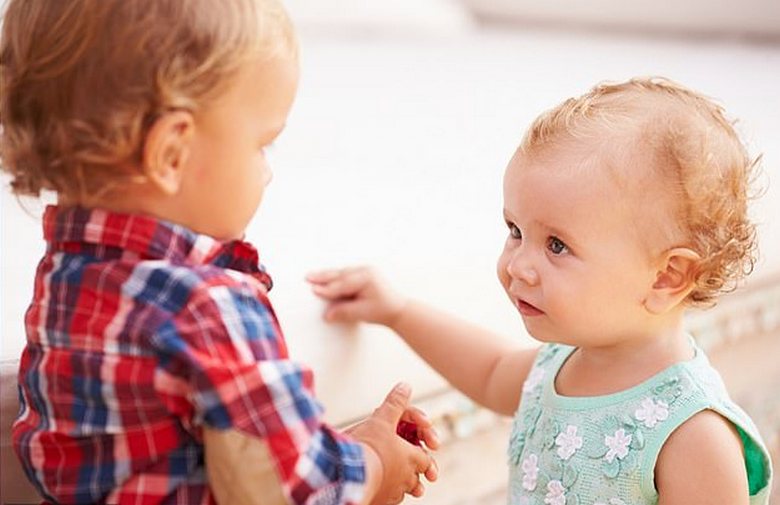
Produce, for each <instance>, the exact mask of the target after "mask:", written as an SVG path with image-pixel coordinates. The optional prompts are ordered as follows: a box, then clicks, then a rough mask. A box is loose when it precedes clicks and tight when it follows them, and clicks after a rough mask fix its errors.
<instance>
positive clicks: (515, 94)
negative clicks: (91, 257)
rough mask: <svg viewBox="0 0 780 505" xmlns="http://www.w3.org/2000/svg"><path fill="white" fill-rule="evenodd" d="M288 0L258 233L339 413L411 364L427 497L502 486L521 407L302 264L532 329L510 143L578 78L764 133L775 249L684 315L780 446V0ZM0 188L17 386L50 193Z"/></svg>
mask: <svg viewBox="0 0 780 505" xmlns="http://www.w3.org/2000/svg"><path fill="white" fill-rule="evenodd" d="M285 3H286V5H287V6H288V8H289V10H290V12H291V14H292V16H293V18H294V20H295V22H296V25H297V28H298V30H299V35H300V41H301V58H302V61H301V64H302V78H301V84H300V91H299V95H298V98H297V100H296V104H295V106H294V108H293V111H292V114H291V116H290V119H289V122H288V128H287V130H286V131H285V133H284V134H283V135H282V136H281V137H280V139H279V140H278V141H277V143H276V146H275V147H274V149H273V151H272V152H271V157H272V163H273V167H274V181H273V183H272V185H271V187H270V189H269V191H268V192H267V196H266V200H265V202H264V203H263V206H262V208H261V209H260V212H259V213H258V215H257V216H256V218H255V220H254V221H253V223H252V225H251V227H250V229H249V230H248V233H247V235H248V238H249V239H250V240H252V241H253V242H255V243H257V244H258V245H259V249H260V252H261V257H262V258H263V261H264V263H265V264H266V266H267V267H268V269H269V271H270V272H271V274H272V275H273V277H274V280H275V288H274V290H273V291H272V293H271V295H272V299H273V301H274V303H275V305H276V308H277V312H278V315H279V317H280V320H281V323H282V327H283V328H284V330H285V332H286V334H287V338H288V339H289V342H290V348H291V352H292V353H293V355H295V356H297V357H298V359H300V360H302V361H305V362H307V363H309V364H311V365H312V367H313V368H314V370H315V373H316V377H317V390H318V393H319V395H320V397H321V399H322V400H323V403H324V404H325V406H326V409H327V416H328V418H329V420H330V421H331V422H334V423H336V424H339V425H346V424H349V423H351V422H353V421H354V420H356V419H359V418H360V417H362V416H364V415H365V414H367V413H368V412H370V411H371V409H373V408H374V407H375V406H376V405H377V404H378V403H379V401H380V400H381V399H382V397H383V396H384V394H385V392H386V391H387V390H388V389H389V388H390V386H391V385H392V384H393V383H395V382H396V381H397V380H400V379H404V380H407V381H409V382H410V383H411V384H412V385H413V387H414V389H415V399H416V401H417V402H418V403H419V405H420V406H422V407H423V408H425V409H426V410H427V411H428V412H429V413H430V414H431V415H432V417H433V418H434V419H435V420H436V422H437V423H438V425H439V428H440V431H441V433H442V435H443V438H444V439H445V441H446V443H445V445H444V448H443V449H442V451H441V453H440V455H439V463H440V466H441V467H442V471H441V474H442V478H441V481H440V482H439V483H438V484H436V485H432V486H430V488H429V492H428V494H427V495H426V496H425V497H424V498H422V499H420V500H417V501H419V502H420V503H425V504H470V503H474V504H477V503H478V504H492V503H496V504H497V503H504V502H505V486H506V476H507V470H506V456H505V451H506V443H507V433H508V428H509V427H508V423H507V421H506V420H504V419H499V418H497V417H495V416H493V415H491V414H490V413H487V412H485V411H483V410H481V409H479V408H477V407H476V406H474V405H473V404H472V403H471V402H469V401H468V400H466V399H465V398H463V397H461V396H459V395H458V394H456V393H454V392H452V391H451V390H450V388H449V387H448V386H447V385H446V384H445V383H444V382H443V381H442V380H441V379H440V378H439V377H437V376H436V375H435V374H434V373H433V372H432V371H431V370H429V369H428V368H427V366H425V365H424V364H423V363H422V362H421V361H419V360H418V359H417V358H416V357H414V356H413V355H412V354H411V352H410V351H409V350H408V349H407V348H406V347H405V346H404V345H403V344H402V343H400V342H399V341H398V339H397V338H395V337H394V336H393V335H391V334H389V333H388V332H385V331H384V330H382V329H379V328H374V327H367V326H360V327H343V326H327V325H325V324H324V323H323V322H322V321H321V319H320V314H321V311H322V306H321V304H320V303H319V302H318V301H317V300H316V299H315V298H314V297H313V296H312V295H311V294H310V292H309V289H308V286H307V285H306V284H305V282H304V281H303V277H304V275H305V273H306V272H307V271H309V270H312V269H317V268H324V267H331V266H342V265H348V264H353V263H370V264H374V265H377V266H378V267H379V268H380V269H381V270H382V271H383V272H384V273H385V275H386V276H387V277H389V278H390V279H391V280H392V281H393V282H394V283H395V284H396V285H397V286H398V287H400V288H401V289H404V290H406V291H407V292H410V293H412V294H413V295H415V296H417V297H419V298H422V299H425V300H427V301H428V302H431V303H434V304H436V305H438V306H441V307H442V308H445V309H449V310H451V311H454V312H457V313H459V314H461V315H462V316H464V317H467V318H469V319H472V320H474V321H477V322H480V323H482V324H484V325H486V326H488V327H490V328H492V329H494V330H496V331H499V332H502V333H506V334H509V335H513V336H516V338H518V339H521V340H523V339H528V337H527V335H526V334H525V332H524V330H523V328H522V324H521V322H520V321H519V318H518V317H517V315H516V312H515V311H514V309H513V308H512V307H511V305H510V304H509V303H507V301H505V299H504V295H503V293H502V292H501V290H500V287H499V285H498V282H497V281H496V280H495V260H496V259H497V257H498V253H499V251H500V250H501V247H502V243H503V240H504V234H505V226H504V224H503V220H502V217H501V208H502V202H501V178H502V173H503V170H504V168H505V165H506V163H507V161H508V160H509V157H510V156H511V154H512V152H513V150H514V148H515V147H516V145H517V143H518V142H519V140H520V138H521V136H522V134H523V132H524V130H525V128H526V127H527V126H528V125H529V123H530V122H531V121H532V119H533V118H534V117H535V116H537V115H538V114H539V113H541V112H542V111H543V110H545V109H548V108H550V107H552V106H554V105H556V104H557V103H558V102H560V101H561V100H563V99H564V98H566V97H569V96H572V95H576V94H581V93H583V92H584V91H586V90H587V89H588V88H590V87H591V86H592V85H593V84H595V83H597V82H599V81H603V80H613V81H614V80H624V79H627V78H629V77H632V76H638V75H643V76H646V75H662V76H666V77H669V78H672V79H674V80H677V81H680V82H681V83H683V84H686V85H687V86H690V87H692V88H695V89H697V90H700V91H702V92H703V93H705V94H707V95H709V96H711V97H713V98H715V99H716V100H718V101H719V102H721V103H722V104H723V105H724V106H725V108H726V110H727V111H728V112H729V113H730V115H731V116H732V117H734V118H738V119H739V122H738V129H739V131H740V133H741V134H742V136H743V138H744V139H745V141H746V143H747V145H748V147H749V149H750V150H751V152H752V153H753V154H754V155H758V154H760V153H763V162H762V167H763V172H762V175H761V177H759V179H758V181H757V184H758V186H759V187H761V188H762V189H763V196H762V197H761V198H760V199H758V200H757V201H756V202H755V203H754V206H753V216H754V219H755V221H756V222H757V223H758V225H759V235H760V247H761V260H760V262H759V264H758V265H757V267H756V270H755V272H754V274H753V275H752V276H751V277H750V279H749V280H748V282H747V283H746V285H745V286H744V287H743V289H741V290H740V291H737V292H735V293H734V294H732V295H730V296H728V297H726V298H725V299H724V300H723V302H722V303H721V304H720V305H718V306H717V307H716V308H714V309H712V310H709V311H705V312H697V313H692V314H691V317H690V318H689V326H690V329H691V331H692V332H693V333H695V334H696V335H697V337H699V339H700V341H701V342H702V345H704V346H705V347H707V349H708V350H709V352H710V354H711V356H712V358H713V361H714V362H715V364H716V366H717V367H718V368H719V369H720V370H721V371H722V373H723V374H724V377H725V378H726V381H727V383H728V386H729V388H730V390H731V392H732V394H733V396H734V397H735V399H736V400H737V401H738V402H740V403H741V404H742V405H743V407H745V408H746V409H747V410H748V411H749V412H750V413H751V415H753V416H754V418H755V419H756V421H757V422H758V424H759V427H760V429H761V431H762V433H763V435H764V437H765V439H766V441H767V443H768V444H769V446H770V448H771V450H772V451H774V454H775V461H777V460H778V459H780V395H778V394H777V391H778V390H780V367H777V361H778V356H780V220H778V217H779V216H780V189H778V181H780V174H779V173H778V169H779V167H780V142H778V140H780V93H778V89H780V2H777V1H776V0H742V1H739V2H737V1H736V0H729V1H726V0H709V1H705V0H686V1H684V2H680V1H675V2H673V1H670V0H657V1H652V2H651V1H649V0H643V1H635V2H623V1H620V0H576V1H575V0H547V1H545V2H530V1H527V0H480V1H478V0H461V1H455V0H397V1H395V2H382V1H378V0H320V1H317V2H313V1H310V0H291V1H287V2H285ZM1 4H2V1H1V0H0V5H1ZM0 198H1V199H2V202H1V203H2V215H1V217H0V241H1V242H2V247H1V248H0V267H1V270H0V304H1V305H2V312H0V317H1V318H2V319H1V320H0V328H1V330H2V337H1V338H0V359H1V360H2V365H3V367H4V368H3V369H4V370H6V371H7V372H8V373H6V374H5V375H3V377H4V382H3V384H2V386H3V388H2V389H3V397H2V398H3V402H4V405H6V404H8V402H12V401H13V394H14V389H13V388H14V385H13V383H12V382H11V381H10V380H9V379H8V377H9V376H12V375H13V374H12V372H13V369H14V367H15V366H16V360H17V359H18V356H19V354H20V352H21V349H22V347H23V345H24V331H23V325H22V317H23V313H24V310H25V308H26V305H27V303H28V302H29V300H30V297H31V293H32V284H31V279H32V276H33V274H34V269H35V265H36V263H37V260H38V257H39V256H40V254H41V253H42V251H43V242H42V240H41V238H40V237H41V233H40V225H39V219H40V214H41V212H42V208H43V203H41V202H38V201H29V200H21V201H19V200H17V199H16V198H15V197H13V196H12V195H10V194H9V192H8V187H7V180H6V179H3V188H2V192H1V193H0ZM228 204H229V203H228ZM9 412H11V411H9V410H8V409H7V408H5V407H4V409H3V410H2V412H0V413H1V414H2V418H0V422H1V424H2V426H3V427H4V428H3V435H2V439H1V440H0V445H2V447H0V450H1V451H2V454H3V455H4V456H3V464H4V468H5V471H4V476H3V488H2V495H3V496H2V501H12V499H13V498H16V497H18V496H22V495H20V494H19V493H23V492H24V491H21V490H20V489H21V488H20V487H19V486H18V482H19V481H18V480H13V482H14V484H9V482H12V481H11V480H9V479H10V478H11V477H9V476H11V475H12V473H11V470H9V469H10V468H11V466H9V465H11V464H12V462H11V463H9V462H8V460H7V459H6V456H5V455H9V454H10V451H8V450H7V445H8V440H7V436H6V435H7V429H6V428H5V427H6V426H7V425H8V423H10V421H11V420H12V417H13V412H11V413H10V414H9ZM11 461H12V460H11ZM778 496H780V495H778ZM409 501H415V500H409Z"/></svg>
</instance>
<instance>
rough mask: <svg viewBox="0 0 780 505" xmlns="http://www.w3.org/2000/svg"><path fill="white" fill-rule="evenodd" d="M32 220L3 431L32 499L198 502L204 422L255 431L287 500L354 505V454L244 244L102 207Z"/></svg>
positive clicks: (358, 458) (203, 495)
mask: <svg viewBox="0 0 780 505" xmlns="http://www.w3.org/2000/svg"><path fill="white" fill-rule="evenodd" d="M43 224H44V237H45V239H46V241H47V243H48V248H47V252H46V254H45V256H44V257H43V259H42V260H41V262H40V264H39V266H38V271H37V275H36V279H35V292H34V297H33V301H32V304H31V305H30V308H29V309H28V311H27V315H26V319H25V322H26V328H27V346H26V348H25V350H24V353H23V355H22V360H21V370H20V372H19V389H20V397H21V410H20V414H19V417H18V419H17V420H16V423H15V424H14V428H13V440H14V447H15V449H16V452H17V454H18V456H19V457H20V459H21V461H22V463H23V466H24V468H25V471H26V472H27V475H28V477H29V478H30V479H31V480H32V481H33V483H34V484H35V485H36V486H37V488H38V490H39V491H40V492H41V494H42V495H43V496H44V497H46V499H48V500H51V501H55V502H63V503H96V502H101V503H106V502H107V503H135V504H153V503H182V504H187V505H190V504H197V503H213V502H214V498H213V496H212V494H211V492H210V490H209V487H208V482H207V480H206V473H205V469H204V455H203V442H202V440H203V439H202V427H203V426H204V425H206V426H209V427H213V428H216V429H226V428H230V429H234V430H239V431H241V432H243V433H245V434H248V435H250V436H253V437H257V438H261V439H263V440H264V441H265V442H266V443H267V447H268V449H269V453H270V454H271V456H272V458H273V459H274V460H275V463H276V468H277V470H278V474H279V477H280V481H281V483H282V486H283V492H284V494H285V496H286V497H287V499H288V501H289V502H291V503H321V504H331V503H334V504H335V503H354V502H357V501H359V500H360V499H361V497H362V494H363V482H364V480H365V469H364V463H363V455H362V451H361V448H360V446H359V445H357V444H356V443H354V442H353V441H351V440H349V439H348V438H345V437H344V436H343V435H341V434H339V433H337V432H336V431H334V430H333V429H332V428H330V427H328V426H327V425H325V424H323V423H322V420H321V414H322V408H321V407H320V405H319V404H318V403H317V401H316V400H315V398H314V392H313V389H312V372H311V370H310V369H308V368H305V367H302V366H301V365H300V364H298V363H295V362H293V361H290V359H289V357H288V355H287V348H286V346H285V341H284V337H283V336H282V332H281V330H280V328H279V324H278V322H277V320H276V316H275V315H274V312H273V309H272V308H271V305H270V302H269V301H268V298H267V296H266V292H267V290H268V289H270V287H271V279H270V278H269V277H268V275H267V274H266V273H265V271H264V270H263V268H262V267H261V266H260V265H259V263H258V256H257V252H256V250H255V249H254V248H253V247H252V246H250V245H249V244H247V243H244V242H240V241H233V242H227V243H222V242H217V241H216V240H214V239H212V238H210V237H208V236H204V235H198V234H196V233H194V232H192V231H190V230H188V229H185V228H183V227H181V226H177V225H174V224H171V223H166V222H162V221H158V220H155V219H152V218H149V217H142V216H130V215H122V214H116V213H111V212H107V211H104V210H87V209H82V208H57V207H49V208H48V209H47V210H46V213H45V215H44V219H43Z"/></svg>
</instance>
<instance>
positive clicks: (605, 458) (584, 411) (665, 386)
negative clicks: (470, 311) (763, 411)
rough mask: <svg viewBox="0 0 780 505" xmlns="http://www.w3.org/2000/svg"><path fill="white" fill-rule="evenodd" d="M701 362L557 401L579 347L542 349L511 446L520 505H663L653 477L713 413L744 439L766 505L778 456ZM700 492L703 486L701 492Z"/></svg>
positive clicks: (700, 356) (757, 494) (513, 489)
mask: <svg viewBox="0 0 780 505" xmlns="http://www.w3.org/2000/svg"><path fill="white" fill-rule="evenodd" d="M694 348H695V350H696V354H695V357H694V358H693V359H692V360H690V361H685V362H681V363H676V364H674V365H672V366H670V367H669V368H667V369H665V370H663V371H661V372H659V373H658V374H656V375H654V376H653V377H651V378H649V379H647V380H646V381H644V382H642V383H641V384H639V385H637V386H634V387H632V388H630V389H627V390H624V391H620V392H618V393H614V394H609V395H604V396H595V397H564V396H560V395H558V394H557V393H556V391H555V388H554V381H555V377H556V375H557V374H558V371H559V370H560V368H561V366H562V365H563V363H564V362H565V361H566V359H567V358H568V357H569V356H570V355H571V353H572V352H573V351H574V349H575V348H574V347H571V346H565V345H560V344H548V345H545V346H543V347H542V348H541V349H540V351H539V354H538V356H537V357H536V361H535V362H534V365H533V368H532V369H531V372H530V373H529V375H528V378H527V380H526V381H525V383H524V385H523V393H522V400H521V402H520V407H519V409H518V410H517V413H516V414H515V417H514V422H513V427H512V435H511V438H510V443H509V467H510V480H509V503H510V504H511V505H641V504H655V503H657V502H658V493H657V492H656V489H655V484H654V469H655V463H656V460H657V458H658V454H659V452H660V450H661V447H662V446H663V444H664V442H665V441H666V440H667V438H668V437H669V435H671V433H672V432H673V431H674V430H675V429H676V428H678V427H679V426H680V425H681V424H682V423H684V422H685V421H686V420H688V419H690V418H691V417H692V416H693V415H695V414H696V413H698V412H701V411H702V410H705V409H711V410H714V411H715V412H717V413H719V414H720V415H722V416H723V417H725V418H726V419H728V420H730V421H731V422H732V423H733V424H734V425H735V426H736V428H737V431H738V432H739V435H740V436H741V438H742V442H743V445H744V452H745V468H746V471H747V474H748V483H749V489H750V495H751V499H750V500H751V501H750V503H751V505H759V504H760V505H766V504H768V502H769V492H770V489H771V473H772V466H771V463H770V460H769V453H768V451H767V449H766V447H765V445H764V443H763V441H762V440H761V437H760V435H759V434H758V430H757V429H756V427H755V425H754V424H753V422H752V420H751V419H750V418H749V417H748V416H747V414H745V412H744V411H742V409H740V408H739V407H738V406H737V405H736V404H735V403H734V402H733V401H731V399H730V398H729V396H728V394H727V392H726V388H725V386H724V385H723V381H722V380H721V378H720V375H719V374H718V372H717V371H716V370H715V369H714V368H712V366H711V365H710V363H709V360H708V359H707V357H706V355H705V354H704V352H703V351H702V350H701V349H699V348H698V347H696V346H695V344H694ZM692 485H695V483H692Z"/></svg>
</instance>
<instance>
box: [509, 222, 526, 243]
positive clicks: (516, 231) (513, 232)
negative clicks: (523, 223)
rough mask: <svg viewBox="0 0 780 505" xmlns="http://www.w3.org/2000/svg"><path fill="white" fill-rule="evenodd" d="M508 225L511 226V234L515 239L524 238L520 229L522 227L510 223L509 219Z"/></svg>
mask: <svg viewBox="0 0 780 505" xmlns="http://www.w3.org/2000/svg"><path fill="white" fill-rule="evenodd" d="M506 225H507V226H508V227H509V236H511V237H512V238H513V239H515V240H520V239H522V238H523V232H521V231H520V228H518V227H517V226H515V225H514V224H512V223H510V222H509V221H507V223H506Z"/></svg>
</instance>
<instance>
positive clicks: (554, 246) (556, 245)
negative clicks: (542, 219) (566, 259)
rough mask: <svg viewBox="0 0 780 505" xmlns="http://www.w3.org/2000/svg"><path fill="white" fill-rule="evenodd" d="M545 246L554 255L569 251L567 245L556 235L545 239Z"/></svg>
mask: <svg viewBox="0 0 780 505" xmlns="http://www.w3.org/2000/svg"><path fill="white" fill-rule="evenodd" d="M547 248H548V249H549V250H550V252H551V253H553V254H555V255H556V256H557V255H560V254H563V253H566V252H569V246H567V245H566V244H564V243H563V241H562V240H561V239H559V238H558V237H550V238H549V239H547Z"/></svg>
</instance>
